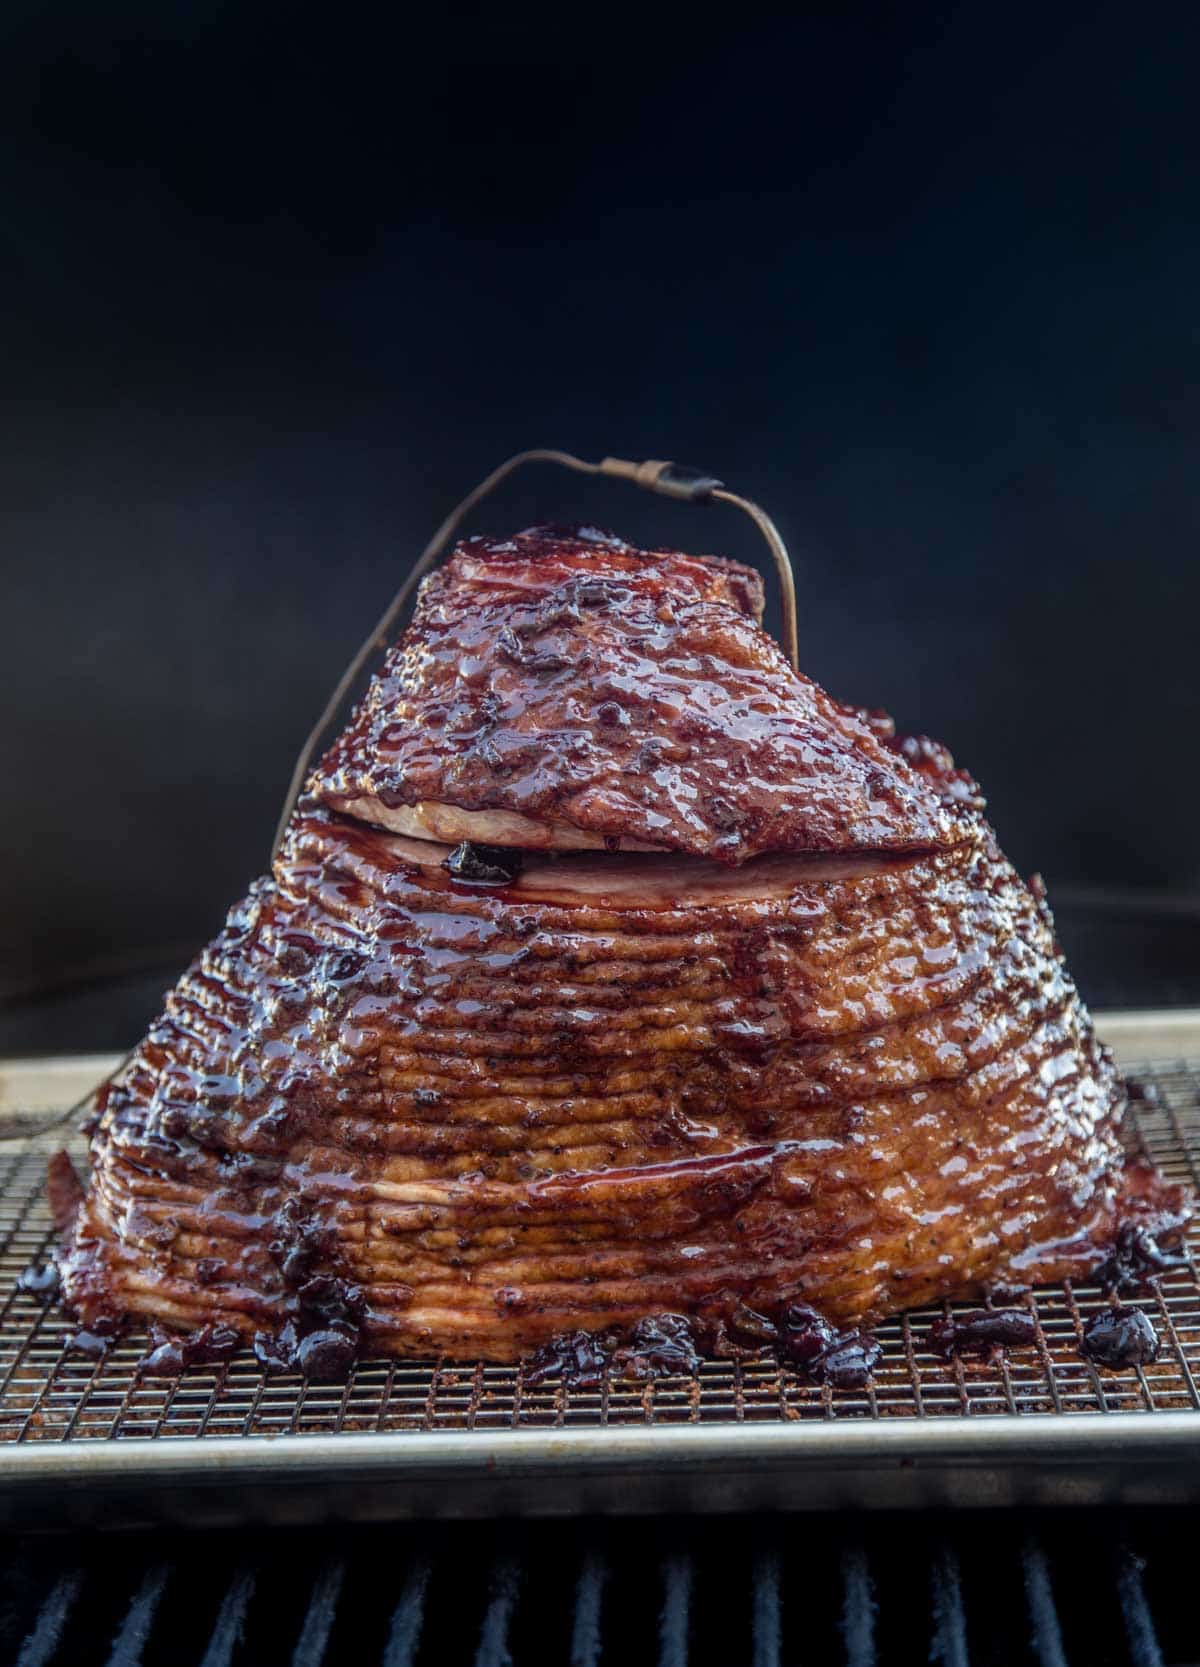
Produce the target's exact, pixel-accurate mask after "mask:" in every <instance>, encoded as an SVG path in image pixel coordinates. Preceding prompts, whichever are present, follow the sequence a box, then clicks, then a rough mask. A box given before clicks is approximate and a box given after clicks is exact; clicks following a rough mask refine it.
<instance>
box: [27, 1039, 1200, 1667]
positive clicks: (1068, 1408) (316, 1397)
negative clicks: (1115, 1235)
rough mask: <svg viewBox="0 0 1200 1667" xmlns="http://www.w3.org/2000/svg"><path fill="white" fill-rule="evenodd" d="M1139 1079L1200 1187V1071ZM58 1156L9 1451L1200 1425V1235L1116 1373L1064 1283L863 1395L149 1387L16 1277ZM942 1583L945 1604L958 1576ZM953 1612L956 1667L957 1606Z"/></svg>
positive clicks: (420, 1386) (790, 1387)
mask: <svg viewBox="0 0 1200 1667" xmlns="http://www.w3.org/2000/svg"><path fill="white" fill-rule="evenodd" d="M1131 1074H1132V1075H1134V1076H1136V1077H1137V1078H1139V1080H1141V1081H1142V1082H1143V1083H1146V1084H1147V1085H1150V1087H1151V1089H1152V1095H1151V1097H1150V1098H1149V1099H1148V1100H1146V1101H1141V1102H1138V1103H1137V1104H1136V1105H1135V1107H1134V1113H1135V1119H1134V1126H1133V1129H1132V1131H1131V1138H1133V1139H1134V1140H1135V1141H1136V1143H1137V1144H1138V1145H1139V1146H1140V1148H1141V1149H1142V1150H1143V1151H1144V1152H1145V1153H1146V1154H1147V1155H1148V1156H1149V1157H1150V1158H1151V1159H1152V1160H1153V1161H1154V1162H1155V1163H1156V1164H1158V1166H1159V1167H1160V1168H1161V1169H1162V1170H1163V1171H1164V1173H1166V1174H1167V1175H1168V1176H1169V1177H1172V1178H1175V1179H1184V1180H1191V1181H1192V1182H1193V1183H1195V1184H1197V1185H1200V1167H1198V1166H1200V1068H1198V1067H1197V1066H1195V1065H1193V1064H1189V1063H1187V1062H1183V1061H1178V1062H1169V1063H1160V1064H1158V1065H1156V1066H1140V1067H1139V1066H1135V1067H1133V1068H1132V1071H1131ZM45 1159H46V1146H45V1144H44V1143H40V1144H39V1142H37V1141H27V1142H25V1143H24V1144H23V1145H14V1146H12V1147H10V1148H9V1150H8V1151H7V1153H5V1155H4V1156H3V1157H0V1441H8V1442H27V1443H28V1442H57V1443H63V1442H92V1441H104V1440H109V1439H112V1438H114V1437H120V1438H121V1439H123V1440H129V1441H152V1440H157V1439H161V1438H164V1437H188V1438H204V1437H211V1436H226V1437H228V1436H262V1435H277V1434H291V1435H307V1434H323V1435H327V1434H330V1433H333V1432H337V1431H341V1430H355V1431H402V1430H444V1429H455V1430H458V1429H493V1430H494V1429H498V1428H508V1427H512V1428H538V1427H542V1428H545V1427H549V1428H554V1427H565V1426H584V1427H587V1426H592V1427H601V1426H620V1425H639V1424H655V1425H669V1424H678V1423H725V1422H735V1423H736V1422H764V1421H767V1422H770V1421H776V1422H777V1421H780V1420H806V1419H807V1420H812V1419H824V1420H842V1421H844V1420H865V1419H877V1418H889V1419H896V1418H909V1419H946V1418H969V1417H973V1416H978V1415H981V1414H997V1413H999V1414H1008V1415H1009V1416H1017V1417H1027V1416H1036V1415H1039V1414H1047V1413H1067V1414H1071V1413H1080V1412H1093V1413H1094V1412H1131V1411H1168V1410H1170V1411H1179V1410H1186V1409H1189V1408H1190V1409H1196V1410H1200V1393H1198V1390H1197V1382H1198V1380H1200V1279H1198V1276H1197V1271H1196V1266H1195V1262H1194V1260H1193V1257H1194V1256H1200V1226H1198V1227H1197V1228H1196V1229H1194V1230H1193V1234H1192V1239H1191V1245H1190V1253H1189V1257H1188V1261H1187V1266H1186V1267H1182V1268H1180V1269H1178V1270H1174V1271H1172V1272H1170V1273H1168V1274H1166V1275H1165V1276H1164V1277H1163V1278H1162V1279H1161V1281H1159V1283H1158V1286H1157V1288H1156V1289H1155V1290H1152V1291H1150V1292H1147V1293H1146V1294H1144V1295H1143V1297H1142V1298H1140V1299H1139V1300H1140V1301H1141V1304H1142V1306H1143V1307H1145V1308H1146V1309H1147V1311H1148V1312H1149V1313H1150V1314H1151V1316H1152V1318H1154V1319H1155V1321H1156V1323H1157V1325H1158V1330H1159V1333H1160V1336H1161V1337H1162V1342H1163V1349H1162V1353H1161V1355H1160V1358H1159V1360H1158V1361H1157V1362H1156V1363H1155V1364H1154V1365H1153V1366H1148V1367H1145V1368H1139V1369H1138V1370H1137V1371H1136V1372H1125V1373H1121V1374H1120V1375H1115V1376H1113V1375H1106V1374H1101V1373H1099V1372H1097V1371H1096V1370H1095V1369H1094V1368H1093V1367H1092V1366H1091V1365H1089V1364H1088V1363H1087V1362H1086V1361H1085V1360H1084V1359H1083V1358H1082V1357H1081V1355H1080V1354H1079V1352H1078V1347H1077V1342H1078V1335H1079V1329H1080V1326H1081V1324H1082V1322H1083V1321H1084V1320H1085V1319H1086V1318H1087V1316H1088V1314H1089V1313H1091V1312H1093V1311H1094V1310H1095V1309H1097V1308H1098V1307H1101V1306H1103V1304H1104V1301H1105V1298H1104V1296H1103V1293H1102V1292H1101V1291H1099V1290H1098V1289H1097V1288H1095V1287H1086V1288H1085V1287H1078V1288H1074V1289H1073V1288H1071V1287H1070V1286H1069V1285H1062V1286H1057V1287H1049V1288H1046V1289H1042V1290H1039V1291H1037V1292H1035V1293H1032V1294H1031V1295H1030V1296H1029V1297H1028V1298H1027V1299H1026V1300H1027V1301H1028V1304H1029V1306H1030V1309H1031V1311H1032V1312H1033V1314H1034V1315H1035V1318H1036V1321H1037V1333H1038V1344H1037V1348H1036V1349H1034V1350H1023V1351H1018V1352H1014V1353H1013V1354H1012V1355H1011V1356H1010V1357H1009V1358H1008V1359H1001V1360H1000V1361H999V1362H998V1363H996V1364H994V1365H993V1364H986V1363H975V1362H957V1361H956V1362H950V1363H947V1362H944V1361H941V1360H939V1359H938V1358H937V1357H935V1356H934V1355H932V1354H931V1353H930V1352H929V1351H928V1348H927V1346H926V1338H927V1333H928V1329H929V1325H930V1323H931V1321H932V1320H933V1319H935V1318H937V1317H938V1316H939V1315H940V1314H942V1313H944V1312H950V1311H951V1310H950V1309H949V1308H948V1307H943V1308H938V1309H936V1310H935V1309H926V1310H921V1311H916V1312H913V1313H911V1314H908V1315H905V1316H903V1317H902V1318H900V1319H895V1320H891V1321H889V1322H887V1323H885V1324H884V1325H882V1326H881V1327H880V1328H879V1329H878V1332H877V1336H878V1338H879V1341H880V1343H881V1345H882V1347H883V1359H882V1362H881V1365H880V1366H879V1368H878V1369H877V1371H876V1373H875V1377H874V1382H873V1383H872V1384H871V1386H870V1387H869V1388H867V1389H866V1390H864V1391H862V1392H839V1393H834V1392H832V1391H830V1390H829V1389H828V1388H821V1387H818V1386H815V1385H812V1384H808V1383H806V1382H804V1381H803V1379H802V1378H800V1377H799V1376H798V1375H797V1374H796V1373H795V1372H794V1371H792V1370H790V1369H788V1368H781V1367H779V1366H778V1365H776V1363H775V1362H774V1361H773V1360H771V1359H769V1358H767V1357H765V1356H764V1357H760V1358H754V1359H749V1360H744V1361H740V1362H732V1361H706V1362H705V1363H704V1364H703V1365H702V1366H701V1367H700V1369H699V1370H698V1372H697V1373H696V1375H695V1376H694V1377H689V1378H673V1379H665V1380H662V1381H660V1382H658V1383H656V1384H647V1385H640V1384H636V1383H632V1382H630V1381H628V1380H616V1379H613V1380H611V1381H608V1382H606V1383H604V1384H602V1385H601V1387H600V1388H599V1389H596V1390H579V1389H569V1390H564V1389H563V1388H561V1387H552V1386H548V1385H547V1386H542V1387H539V1388H531V1387H530V1386H529V1385H527V1384H526V1383H524V1382H523V1379H522V1373H521V1371H520V1369H519V1368H514V1367H498V1366H485V1365H482V1364H481V1365H477V1366H475V1367H474V1368H472V1367H470V1366H466V1367H464V1366H461V1365H447V1364H439V1363H413V1362H392V1363H388V1362H363V1363H361V1364H359V1365H358V1366H357V1367H356V1368H355V1369H354V1371H353V1373H352V1375H351V1377H350V1379H349V1381H348V1382H347V1383H346V1384H345V1385H328V1384H315V1383H307V1382H306V1381H305V1380H304V1379H303V1378H301V1377H299V1376H298V1375H296V1374H290V1373H282V1372H278V1373H270V1374H268V1373H264V1372H263V1371H262V1370H261V1368H259V1366H258V1365H257V1363H256V1362H255V1361H254V1360H253V1359H252V1358H251V1357H250V1356H249V1355H248V1354H246V1355H241V1356H238V1357H237V1358H236V1359H234V1360H233V1361H231V1362H229V1363H228V1364H227V1365H223V1366H220V1367H216V1368H213V1367H193V1368H191V1369H190V1370H189V1371H187V1372H185V1373H184V1374H183V1376H182V1377H180V1378H178V1379H161V1378H145V1377H141V1376H140V1375H139V1373H138V1370H137V1363H138V1360H139V1359H140V1357H141V1356H142V1354H143V1352H144V1348H145V1340H144V1338H138V1337H132V1338H130V1339H127V1340H125V1341H123V1342H121V1343H120V1344H119V1345H118V1346H117V1347H115V1348H114V1349H113V1350H111V1351H110V1353H109V1354H108V1356H107V1357H106V1358H104V1359H103V1360H101V1361H92V1360H89V1359H87V1358H84V1357H82V1356H79V1355H77V1354H71V1353H68V1352H66V1350H65V1349H64V1341H65V1338H66V1336H67V1334H68V1327H67V1326H66V1325H65V1324H64V1321H63V1319H62V1316H61V1314H60V1313H59V1312H58V1311H57V1310H55V1309H49V1310H45V1309H42V1308H41V1307H40V1306H38V1305H36V1304H35V1303H33V1302H32V1301H31V1300H30V1299H28V1298H25V1297H23V1296H21V1295H19V1294H18V1293H17V1290H16V1284H15V1281H16V1278H17V1275H18V1274H19V1273H20V1271H21V1270H22V1268H24V1267H26V1266H27V1265H28V1264H29V1263H30V1262H31V1261H34V1260H36V1259H38V1258H39V1257H41V1256H43V1255H44V1254H45V1253H46V1251H47V1250H48V1248H49V1246H50V1244H51V1241H52V1230H51V1226H50V1220H49V1214H48V1210H47V1206H46V1203H45V1200H44V1196H43V1190H42V1189H43V1182H44V1174H45ZM945 1579H946V1587H945V1590H946V1593H947V1594H949V1593H951V1592H952V1591H953V1579H952V1576H951V1574H950V1572H947V1573H946V1576H945ZM497 1601H498V1602H499V1601H500V1600H499V1599H497ZM945 1602H946V1604H947V1605H949V1607H948V1608H947V1609H946V1612H945V1626H946V1628H947V1629H948V1630H947V1632H946V1639H947V1643H946V1649H947V1651H949V1652H950V1654H949V1656H948V1659H953V1650H954V1648H955V1646H954V1642H953V1633H954V1622H953V1604H952V1600H951V1597H950V1596H947V1597H946V1599H945Z"/></svg>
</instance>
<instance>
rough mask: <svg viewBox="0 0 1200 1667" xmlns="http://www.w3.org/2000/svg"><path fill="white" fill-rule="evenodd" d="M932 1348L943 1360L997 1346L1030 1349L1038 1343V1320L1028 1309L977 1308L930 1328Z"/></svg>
mask: <svg viewBox="0 0 1200 1667" xmlns="http://www.w3.org/2000/svg"><path fill="white" fill-rule="evenodd" d="M928 1340H929V1347H930V1349H931V1350H932V1352H933V1353H934V1354H940V1355H941V1356H942V1358H943V1360H949V1359H951V1358H952V1356H954V1355H956V1354H978V1355H990V1354H992V1353H993V1352H994V1351H996V1350H997V1349H1031V1348H1033V1347H1034V1345H1035V1344H1036V1343H1037V1322H1036V1320H1035V1319H1034V1317H1033V1315H1032V1314H1031V1313H1030V1312H1029V1310H1028V1309H1027V1308H974V1309H971V1310H970V1311H969V1312H968V1313H966V1314H954V1315H952V1316H950V1317H949V1318H947V1319H942V1320H935V1321H934V1322H933V1324H932V1325H931V1326H930V1328H929V1339H928Z"/></svg>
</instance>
